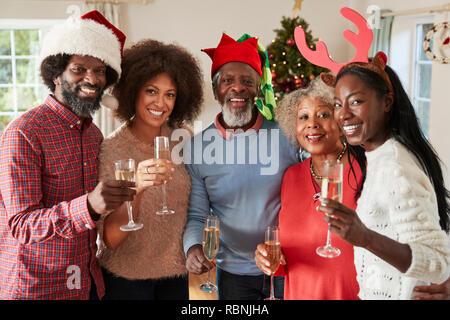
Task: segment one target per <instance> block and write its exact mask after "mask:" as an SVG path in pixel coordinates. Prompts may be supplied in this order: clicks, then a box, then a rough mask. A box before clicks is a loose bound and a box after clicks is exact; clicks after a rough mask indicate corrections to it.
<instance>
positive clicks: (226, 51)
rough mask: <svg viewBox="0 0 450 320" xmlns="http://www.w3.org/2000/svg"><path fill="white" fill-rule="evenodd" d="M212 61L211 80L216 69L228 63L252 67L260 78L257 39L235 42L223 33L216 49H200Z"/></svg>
mask: <svg viewBox="0 0 450 320" xmlns="http://www.w3.org/2000/svg"><path fill="white" fill-rule="evenodd" d="M202 51H203V52H205V53H206V54H207V55H208V56H209V57H210V58H211V60H212V62H213V63H212V67H211V78H212V77H213V75H214V73H215V72H216V70H217V69H218V68H220V67H221V66H222V65H224V64H225V63H228V62H233V61H236V62H244V63H247V64H248V65H250V66H251V67H253V69H255V70H256V72H258V74H259V76H260V77H261V75H262V72H261V59H260V57H259V54H258V39H256V38H249V39H247V40H245V41H242V42H237V41H236V40H234V39H233V38H231V37H229V36H228V35H226V34H225V33H223V35H222V39H220V42H219V45H218V46H217V48H209V49H202Z"/></svg>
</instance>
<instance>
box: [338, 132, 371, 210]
mask: <svg viewBox="0 0 450 320" xmlns="http://www.w3.org/2000/svg"><path fill="white" fill-rule="evenodd" d="M344 139H345V137H344ZM346 143H347V149H348V153H347V157H348V163H349V164H350V170H349V172H348V177H347V181H348V183H349V185H350V188H352V189H353V190H355V191H356V193H355V202H356V201H357V200H358V198H359V196H360V195H361V192H362V189H363V185H364V181H365V180H366V168H367V159H366V150H364V148H362V147H360V146H352V145H350V144H349V143H348V142H346ZM355 161H356V163H357V164H358V166H359V168H360V169H361V181H358V176H357V174H356V171H355ZM352 177H353V179H352ZM353 181H354V183H355V186H354V185H353Z"/></svg>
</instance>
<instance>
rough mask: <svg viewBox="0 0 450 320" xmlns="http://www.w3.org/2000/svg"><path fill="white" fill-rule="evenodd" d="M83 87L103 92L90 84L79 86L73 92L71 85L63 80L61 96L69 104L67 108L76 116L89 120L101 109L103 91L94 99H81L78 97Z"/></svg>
mask: <svg viewBox="0 0 450 320" xmlns="http://www.w3.org/2000/svg"><path fill="white" fill-rule="evenodd" d="M82 86H84V87H88V88H92V89H97V90H98V91H99V92H100V91H101V90H100V89H101V88H100V87H98V86H93V85H89V84H83V85H77V86H76V87H75V88H74V89H73V90H72V88H71V87H70V83H69V82H67V81H66V80H64V79H62V85H61V89H62V90H61V94H62V96H63V98H64V101H65V102H66V103H67V107H68V108H70V110H72V112H73V113H74V114H76V115H77V116H79V117H82V118H89V117H91V116H92V115H93V114H94V113H95V111H97V110H98V109H100V100H101V99H102V95H103V91H101V92H100V93H99V94H98V96H96V97H93V98H81V97H80V96H79V95H78V92H79V90H80V88H81V87H82Z"/></svg>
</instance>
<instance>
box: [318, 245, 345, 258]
mask: <svg viewBox="0 0 450 320" xmlns="http://www.w3.org/2000/svg"><path fill="white" fill-rule="evenodd" d="M316 253H317V254H318V255H319V256H321V257H324V258H336V257H337V256H339V255H340V254H341V250H339V249H338V248H334V247H332V246H325V247H318V248H317V249H316Z"/></svg>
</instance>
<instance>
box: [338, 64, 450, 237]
mask: <svg viewBox="0 0 450 320" xmlns="http://www.w3.org/2000/svg"><path fill="white" fill-rule="evenodd" d="M385 71H386V73H387V74H388V76H389V78H390V80H391V83H392V86H393V89H394V92H393V94H394V103H393V105H392V107H391V110H390V112H389V115H388V123H387V130H388V134H389V135H390V136H391V137H393V138H394V139H396V140H397V141H399V142H400V143H401V144H403V145H404V146H405V147H406V148H407V149H408V150H409V151H411V152H412V153H413V154H414V155H415V156H416V158H417V159H418V160H419V162H420V164H421V165H422V168H423V169H424V171H425V173H426V174H427V175H428V177H429V179H430V180H431V183H432V185H433V187H434V191H435V193H436V198H437V205H438V211H439V217H440V220H439V223H440V226H441V228H442V229H443V230H445V232H447V233H448V231H449V214H450V207H449V202H448V199H450V192H449V191H448V190H447V189H446V188H445V185H444V179H443V175H442V168H441V160H440V159H439V157H438V155H437V153H436V151H435V150H434V148H433V147H432V145H431V144H430V143H429V142H428V141H427V139H426V138H425V137H424V135H423V133H422V131H421V130H420V126H419V121H418V120H417V116H416V113H415V111H414V107H413V106H412V104H411V101H410V100H409V97H408V95H407V94H406V92H405V90H404V89H403V86H402V84H401V82H400V79H399V77H398V76H397V74H396V73H395V71H394V70H392V68H390V67H389V66H386V68H385ZM346 74H352V75H355V76H357V77H359V78H360V79H361V80H362V81H363V82H364V83H365V84H366V86H368V87H369V88H372V89H373V90H375V91H376V92H377V95H378V97H379V98H381V97H383V96H384V95H385V94H386V93H388V92H389V90H388V88H387V86H386V84H385V82H384V81H383V80H382V78H381V77H380V76H379V75H378V74H377V73H375V72H373V71H371V70H368V69H365V68H361V67H357V66H355V67H352V68H349V69H346V70H344V71H343V72H342V73H339V74H338V75H337V77H336V83H337V82H338V81H339V79H340V78H342V77H343V76H344V75H346Z"/></svg>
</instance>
